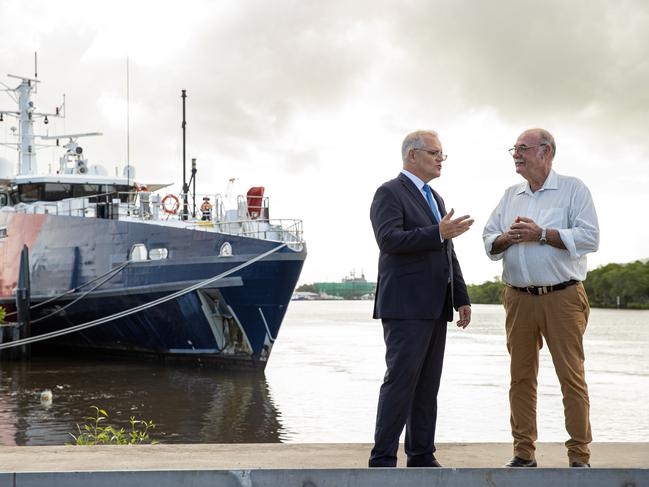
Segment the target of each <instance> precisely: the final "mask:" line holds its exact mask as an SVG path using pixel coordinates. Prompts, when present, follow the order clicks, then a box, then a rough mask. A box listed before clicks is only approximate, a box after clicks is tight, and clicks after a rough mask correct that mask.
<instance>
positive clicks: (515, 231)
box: [507, 216, 541, 243]
mask: <svg viewBox="0 0 649 487" xmlns="http://www.w3.org/2000/svg"><path fill="white" fill-rule="evenodd" d="M507 236H508V237H509V238H510V239H511V240H512V242H513V243H521V242H538V241H539V239H540V238H541V227H539V226H538V225H537V224H536V223H535V222H534V220H532V219H531V218H527V217H525V216H517V217H516V220H514V223H512V226H511V227H509V231H508V232H507Z"/></svg>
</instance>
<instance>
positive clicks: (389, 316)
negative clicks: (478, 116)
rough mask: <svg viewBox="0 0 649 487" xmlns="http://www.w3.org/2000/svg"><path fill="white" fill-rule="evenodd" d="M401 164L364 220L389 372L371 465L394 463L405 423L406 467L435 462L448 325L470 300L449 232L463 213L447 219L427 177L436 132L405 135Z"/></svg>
mask: <svg viewBox="0 0 649 487" xmlns="http://www.w3.org/2000/svg"><path fill="white" fill-rule="evenodd" d="M401 154H402V159H403V170H402V171H401V174H399V176H398V177H397V178H396V179H392V180H390V181H388V182H386V183H385V184H383V185H382V186H381V187H380V188H379V189H378V190H377V191H376V194H375V195H374V200H373V201H372V207H371V210H370V218H371V220H372V227H373V229H374V235H375V237H376V241H377V243H378V245H379V249H380V255H379V275H378V282H377V289H376V298H375V301H374V318H377V319H378V318H380V319H381V320H382V323H383V336H384V340H385V346H386V353H385V362H386V365H387V371H386V373H385V378H384V381H383V385H382V386H381V391H380V393H379V404H378V409H377V415H376V430H375V433H374V448H373V449H372V453H371V455H370V460H369V466H370V467H395V466H396V464H397V450H398V449H399V436H400V435H401V432H402V431H403V428H404V426H405V427H406V443H405V450H406V455H407V465H408V467H440V466H441V465H440V464H439V462H438V461H437V460H436V459H435V455H434V452H435V423H436V421H437V391H438V390H439V381H440V377H441V374H442V362H443V358H444V346H445V343H446V326H447V325H446V323H447V321H452V320H453V308H455V309H457V310H458V312H459V315H460V317H459V321H458V322H457V326H459V327H461V328H466V327H467V326H468V324H469V322H470V321H471V305H470V301H469V295H468V293H467V289H466V285H465V284H464V279H463V278H462V271H461V270H460V265H459V263H458V261H457V258H456V257H455V252H454V250H453V241H452V240H451V239H452V238H454V237H457V236H459V235H462V234H463V233H464V232H466V231H467V230H468V229H469V227H470V226H471V224H472V223H473V220H471V219H470V217H469V216H468V215H464V216H461V217H459V218H455V219H452V216H453V214H454V210H453V209H451V211H450V212H448V213H446V209H445V207H444V201H443V200H442V198H441V197H440V196H439V194H437V192H435V191H433V190H432V189H431V188H430V186H428V184H427V183H428V182H429V181H430V180H432V179H434V178H437V177H439V176H440V173H441V169H442V162H443V161H445V160H446V157H447V156H446V155H445V154H444V153H443V152H442V144H441V142H440V140H439V137H438V136H437V134H436V133H435V132H431V131H418V132H413V133H411V134H409V135H408V136H406V138H405V139H404V141H403V145H402V148H401Z"/></svg>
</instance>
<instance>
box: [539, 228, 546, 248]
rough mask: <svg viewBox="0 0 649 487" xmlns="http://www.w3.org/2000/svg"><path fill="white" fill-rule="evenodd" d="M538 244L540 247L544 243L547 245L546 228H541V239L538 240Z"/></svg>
mask: <svg viewBox="0 0 649 487" xmlns="http://www.w3.org/2000/svg"><path fill="white" fill-rule="evenodd" d="M539 243H540V244H541V245H545V244H546V243H548V238H547V229H546V228H541V238H540V239H539Z"/></svg>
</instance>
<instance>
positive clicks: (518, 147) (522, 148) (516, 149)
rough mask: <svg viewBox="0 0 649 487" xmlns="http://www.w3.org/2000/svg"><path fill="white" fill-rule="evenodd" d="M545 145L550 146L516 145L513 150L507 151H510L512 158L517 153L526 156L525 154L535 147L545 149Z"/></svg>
mask: <svg viewBox="0 0 649 487" xmlns="http://www.w3.org/2000/svg"><path fill="white" fill-rule="evenodd" d="M544 145H548V144H539V145H515V146H514V147H512V148H511V149H507V151H508V152H509V153H510V154H511V155H512V156H513V155H514V154H516V153H517V152H518V153H519V154H524V153H525V152H527V151H528V150H530V149H534V148H535V147H543V146H544Z"/></svg>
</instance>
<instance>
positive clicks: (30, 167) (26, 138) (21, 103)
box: [8, 74, 43, 176]
mask: <svg viewBox="0 0 649 487" xmlns="http://www.w3.org/2000/svg"><path fill="white" fill-rule="evenodd" d="M8 76H9V77H11V78H18V79H20V80H21V82H20V85H19V86H18V87H17V88H16V89H15V90H14V91H15V92H16V93H17V94H18V113H17V114H16V115H17V116H18V124H19V127H20V132H19V138H20V142H19V143H18V175H19V176H22V175H28V174H36V173H37V170H38V165H37V163H36V147H35V146H34V118H35V117H36V116H43V114H40V113H36V112H35V107H34V102H33V101H32V99H31V94H32V90H34V89H35V86H36V83H39V81H38V80H37V79H34V78H23V77H21V76H14V75H11V74H10V75H8Z"/></svg>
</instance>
